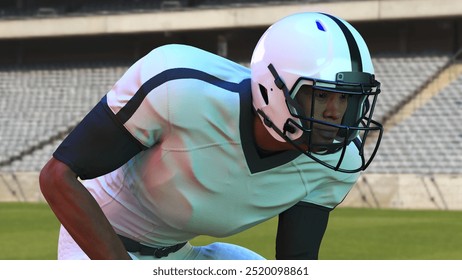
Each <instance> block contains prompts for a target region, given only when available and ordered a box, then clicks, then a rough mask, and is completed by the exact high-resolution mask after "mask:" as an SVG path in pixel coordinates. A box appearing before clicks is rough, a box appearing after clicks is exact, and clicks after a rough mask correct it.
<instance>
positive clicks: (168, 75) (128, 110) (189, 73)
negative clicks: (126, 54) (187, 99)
mask: <svg viewBox="0 0 462 280" xmlns="http://www.w3.org/2000/svg"><path fill="white" fill-rule="evenodd" d="M178 79H197V80H201V81H204V82H207V83H210V84H213V85H215V86H218V87H220V88H223V89H226V90H228V91H232V92H239V89H240V84H238V83H232V82H228V81H224V80H222V79H220V78H217V77H215V76H213V75H210V74H208V73H205V72H203V71H200V70H196V69H190V68H173V69H168V70H165V71H163V72H161V73H159V74H158V75H156V76H154V77H152V78H150V79H149V80H148V81H146V82H145V83H144V84H143V85H142V86H141V87H140V88H139V89H138V91H137V92H136V93H135V95H134V96H133V97H132V98H131V99H130V100H129V101H128V102H127V104H126V105H125V106H124V107H123V108H122V109H121V110H120V111H119V112H118V113H117V114H116V116H117V118H118V119H119V120H120V121H121V122H122V123H126V122H127V121H128V120H129V119H130V118H131V117H132V115H133V114H134V113H135V112H136V110H137V109H138V107H139V106H140V105H141V102H143V100H144V98H145V97H146V96H147V95H148V94H149V93H150V92H151V91H152V90H153V89H155V88H156V87H158V86H160V85H162V84H164V83H166V82H168V81H172V80H178Z"/></svg>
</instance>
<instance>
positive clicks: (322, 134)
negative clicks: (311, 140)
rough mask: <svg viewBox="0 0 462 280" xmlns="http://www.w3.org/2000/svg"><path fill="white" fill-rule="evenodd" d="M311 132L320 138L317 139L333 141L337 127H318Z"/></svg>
mask: <svg viewBox="0 0 462 280" xmlns="http://www.w3.org/2000/svg"><path fill="white" fill-rule="evenodd" d="M313 132H314V133H315V134H316V135H317V136H318V137H319V138H320V139H319V140H324V141H333V140H334V138H335V136H336V135H337V132H338V129H337V128H319V127H316V128H315V129H313Z"/></svg>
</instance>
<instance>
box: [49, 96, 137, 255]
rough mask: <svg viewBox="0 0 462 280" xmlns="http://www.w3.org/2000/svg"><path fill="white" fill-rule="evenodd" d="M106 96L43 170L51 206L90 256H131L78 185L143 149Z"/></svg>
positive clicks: (90, 198) (85, 191) (94, 203)
mask: <svg viewBox="0 0 462 280" xmlns="http://www.w3.org/2000/svg"><path fill="white" fill-rule="evenodd" d="M104 101H105V99H103V100H102V101H101V102H99V103H98V105H97V106H95V108H93V110H91V111H90V112H89V114H88V115H87V116H86V117H85V118H84V119H83V120H82V122H81V123H80V124H79V125H78V126H77V127H76V128H75V129H74V130H73V131H72V132H71V133H70V134H69V136H68V137H67V138H66V139H65V140H64V141H63V143H62V144H61V145H60V146H59V147H58V149H57V150H56V151H55V153H54V154H53V158H52V159H50V161H49V162H48V163H47V164H46V165H45V166H44V168H43V169H42V171H41V173H40V188H41V191H42V193H43V195H44V197H45V199H46V200H47V202H48V204H49V205H50V207H51V209H52V210H53V212H54V213H55V215H56V216H57V218H58V219H59V221H60V222H61V223H62V224H63V226H64V227H65V228H66V229H67V230H68V232H69V233H70V235H71V236H72V237H73V238H74V240H75V241H76V242H77V244H79V246H80V247H81V248H82V249H83V250H84V252H85V253H86V254H87V255H88V256H89V257H90V258H91V259H129V256H128V254H127V252H126V250H125V249H124V247H123V245H122V243H121V241H120V240H119V239H118V238H117V236H116V234H115V232H114V230H113V228H112V226H111V225H110V223H109V221H108V220H107V219H106V217H105V215H104V213H103V212H102V210H101V208H100V207H99V205H98V204H97V202H96V201H95V199H94V198H93V196H92V195H91V194H90V193H89V192H88V191H87V189H86V188H85V187H84V186H83V185H82V184H81V183H80V181H79V180H78V177H80V178H83V179H88V178H94V177H97V176H100V175H103V174H105V173H107V172H110V171H112V170H114V169H116V168H118V167H119V166H121V165H122V164H124V163H125V162H127V161H128V160H129V159H130V158H131V157H133V156H134V155H135V154H137V153H138V152H140V151H141V150H142V149H143V147H142V145H141V144H139V142H137V141H136V140H135V139H134V138H133V136H131V134H129V133H128V132H127V131H126V130H125V128H124V127H123V125H122V124H120V123H119V122H118V121H117V119H115V118H114V115H113V114H112V112H111V111H110V109H109V108H108V107H107V104H106V103H105V102H104Z"/></svg>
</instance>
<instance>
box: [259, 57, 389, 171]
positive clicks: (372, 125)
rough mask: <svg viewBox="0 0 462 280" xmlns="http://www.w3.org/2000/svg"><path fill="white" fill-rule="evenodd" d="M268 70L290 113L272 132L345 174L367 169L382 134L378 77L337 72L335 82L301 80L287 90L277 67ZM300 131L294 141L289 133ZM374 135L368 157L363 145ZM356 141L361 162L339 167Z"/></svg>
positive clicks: (320, 161) (273, 127)
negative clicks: (328, 158) (377, 116)
mask: <svg viewBox="0 0 462 280" xmlns="http://www.w3.org/2000/svg"><path fill="white" fill-rule="evenodd" d="M268 68H269V70H270V71H271V73H272V74H273V76H274V78H275V84H276V86H277V87H278V88H280V89H281V90H282V91H283V92H284V95H285V98H286V105H287V107H288V110H289V112H290V115H291V118H288V119H287V120H286V122H285V124H284V126H283V128H282V130H281V129H278V128H277V126H274V125H273V126H272V127H271V128H272V129H274V130H275V131H276V133H277V134H279V135H280V136H281V137H282V138H283V139H284V140H285V141H287V142H288V143H290V144H292V145H293V146H294V147H295V148H297V149H298V150H300V151H301V152H303V153H304V154H305V155H307V156H309V157H310V158H312V159H314V160H315V161H317V162H319V163H321V164H323V165H324V166H327V167H329V168H331V169H334V170H337V171H342V172H347V173H352V172H357V171H360V170H364V169H366V168H367V166H368V165H369V164H370V162H371V161H372V159H373V157H374V156H375V153H376V151H377V148H378V146H379V142H380V139H381V135H382V126H381V125H380V124H379V123H378V122H376V121H374V120H373V119H372V114H373V109H374V107H375V102H376V98H377V95H378V94H379V93H380V83H379V82H378V81H376V80H375V77H374V75H372V74H369V73H364V72H339V73H337V75H336V80H335V82H332V81H325V80H318V79H313V78H305V77H301V78H299V79H298V80H297V81H296V83H295V85H294V86H293V87H292V89H291V90H288V89H287V87H286V86H285V85H284V83H283V82H282V79H281V78H280V77H279V75H278V74H277V71H276V69H275V68H274V67H273V66H272V65H269V67H268ZM328 111H329V112H328ZM261 113H262V112H260V114H261ZM331 114H332V115H331ZM297 130H300V131H302V134H301V137H299V138H297V139H293V137H291V136H290V135H293V134H294V132H295V131H297ZM371 131H378V132H379V137H377V138H376V146H375V149H374V150H373V152H372V154H371V155H370V157H369V159H366V158H365V155H364V146H365V144H366V139H367V136H368V135H369V133H370V132H371ZM289 134H290V135H289ZM352 141H354V142H355V143H356V144H357V147H358V150H359V154H360V156H361V161H362V163H361V166H359V167H358V168H354V169H352V170H345V169H342V168H341V164H342V162H343V158H344V155H345V151H346V147H347V146H348V145H349V144H350V143H351V142H352ZM337 152H339V159H338V162H337V163H336V164H334V165H332V164H329V163H327V162H325V161H323V160H321V159H320V156H323V155H328V154H333V153H337Z"/></svg>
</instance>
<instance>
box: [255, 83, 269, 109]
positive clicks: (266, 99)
mask: <svg viewBox="0 0 462 280" xmlns="http://www.w3.org/2000/svg"><path fill="white" fill-rule="evenodd" d="M258 86H259V88H260V93H261V96H262V97H263V100H264V101H265V103H266V105H268V103H269V102H268V91H267V90H266V88H265V87H264V86H263V85H261V84H258Z"/></svg>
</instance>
